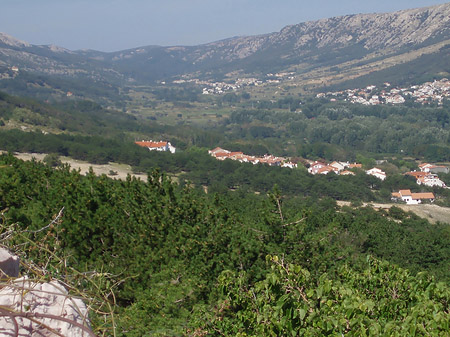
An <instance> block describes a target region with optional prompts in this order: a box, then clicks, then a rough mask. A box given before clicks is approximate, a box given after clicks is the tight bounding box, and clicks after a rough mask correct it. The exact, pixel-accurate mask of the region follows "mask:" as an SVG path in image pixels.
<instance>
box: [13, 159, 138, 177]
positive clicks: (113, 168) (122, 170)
mask: <svg viewBox="0 0 450 337" xmlns="http://www.w3.org/2000/svg"><path fill="white" fill-rule="evenodd" d="M14 155H15V156H16V157H17V158H19V159H22V160H31V159H32V158H35V159H36V160H39V161H42V160H44V157H45V156H46V154H43V153H17V152H16V153H15V154H14ZM59 159H60V160H61V162H63V163H64V164H69V165H70V167H71V168H72V169H75V170H78V169H79V170H80V172H81V174H86V172H88V171H89V168H90V167H92V169H93V170H94V172H95V174H97V175H102V174H106V175H107V176H108V177H110V178H113V179H121V180H125V179H126V178H127V175H128V174H130V175H131V176H134V177H136V178H139V179H141V180H143V181H147V175H146V174H134V173H133V171H132V170H131V166H130V165H124V164H117V163H108V164H105V165H96V164H90V163H88V162H85V161H82V160H75V159H72V158H68V157H59ZM111 172H115V173H117V174H114V175H111V174H110V173H111Z"/></svg>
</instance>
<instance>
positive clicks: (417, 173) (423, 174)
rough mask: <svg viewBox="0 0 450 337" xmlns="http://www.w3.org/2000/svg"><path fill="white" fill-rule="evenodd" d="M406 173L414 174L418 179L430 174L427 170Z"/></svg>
mask: <svg viewBox="0 0 450 337" xmlns="http://www.w3.org/2000/svg"><path fill="white" fill-rule="evenodd" d="M405 174H407V175H409V176H413V177H415V178H416V179H418V178H421V177H425V176H426V175H428V173H426V172H422V171H416V172H406V173H405Z"/></svg>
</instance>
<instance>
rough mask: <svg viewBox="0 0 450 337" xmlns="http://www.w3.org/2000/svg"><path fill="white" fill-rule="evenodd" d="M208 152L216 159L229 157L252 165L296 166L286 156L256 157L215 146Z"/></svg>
mask: <svg viewBox="0 0 450 337" xmlns="http://www.w3.org/2000/svg"><path fill="white" fill-rule="evenodd" d="M208 153H209V154H210V155H211V156H213V157H214V158H216V159H217V160H225V159H231V160H237V161H239V162H241V163H252V164H253V165H256V164H267V165H269V166H281V167H288V168H296V167H297V164H296V163H292V162H290V161H289V160H288V159H286V158H283V157H275V156H272V155H265V156H263V157H256V156H250V155H246V154H244V153H242V152H231V151H228V150H225V149H222V148H220V147H216V148H215V149H213V150H210V151H208Z"/></svg>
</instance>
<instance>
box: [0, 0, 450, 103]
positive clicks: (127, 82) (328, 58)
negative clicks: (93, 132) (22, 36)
mask: <svg viewBox="0 0 450 337" xmlns="http://www.w3.org/2000/svg"><path fill="white" fill-rule="evenodd" d="M449 18H450V3H447V4H443V5H438V6H433V7H427V8H419V9H411V10H404V11H400V12H395V13H385V14H357V15H347V16H342V17H335V18H329V19H322V20H318V21H311V22H305V23H300V24H297V25H291V26H287V27H285V28H283V29H282V30H281V31H279V32H275V33H270V34H265V35H258V36H246V37H235V38H230V39H226V40H222V41H217V42H211V43H208V44H204V45H198V46H170V47H162V46H146V47H139V48H133V49H130V50H124V51H118V52H112V53H104V52H98V51H93V50H80V51H69V50H66V49H63V48H59V47H56V46H34V45H30V44H28V43H26V42H22V41H19V40H16V39H14V38H13V37H10V36H8V35H6V34H0V72H2V74H1V76H0V77H1V78H3V80H2V81H0V88H2V87H3V88H4V89H5V90H10V92H13V91H15V93H16V94H17V93H19V91H20V90H22V91H24V90H25V88H27V90H30V91H33V90H34V91H35V93H36V94H37V93H40V94H41V95H44V94H45V93H46V95H47V96H51V94H53V95H60V96H61V95H62V96H64V95H65V94H66V92H67V91H71V92H75V94H76V95H78V96H80V97H92V96H93V95H94V96H97V97H98V98H103V99H108V100H114V97H115V96H117V95H118V94H119V95H121V94H123V93H124V92H123V90H122V89H123V88H125V87H133V86H135V85H153V84H155V83H157V82H161V81H169V82H170V81H173V80H177V79H181V78H182V79H184V80H188V79H200V80H211V81H219V80H223V79H225V80H228V81H234V80H236V79H237V78H239V77H240V78H245V77H256V78H258V79H260V80H264V79H266V78H267V76H268V74H277V73H289V74H290V76H289V77H290V81H288V83H289V84H290V85H297V86H305V88H308V89H309V90H311V89H314V87H315V86H317V85H333V84H336V83H340V82H343V81H344V80H348V79H349V78H351V79H353V78H358V77H360V76H363V75H367V74H369V73H372V72H379V71H382V70H383V69H388V68H391V67H396V66H398V65H404V64H408V63H411V62H415V61H416V60H417V59H419V58H421V57H423V56H424V55H435V54H436V53H440V54H439V58H441V59H442V58H443V59H445V60H448V58H449V54H448V53H446V52H445V50H446V49H445V48H447V46H448V45H449V43H450V35H449V34H450V23H449ZM447 62H448V61H447ZM411 64H413V63H411ZM13 66H16V67H18V71H11V69H12V67H13ZM405 68H406V69H405ZM405 68H401V67H397V68H395V69H396V71H400V73H399V74H398V75H399V78H405V80H409V81H412V80H414V78H411V74H410V71H409V69H410V67H405ZM443 70H444V72H442V71H443ZM446 74H448V69H440V70H439V69H433V70H432V73H431V74H428V75H429V76H433V75H436V76H445V75H446ZM422 75H423V74H420V73H419V74H414V73H412V77H416V78H417V77H421V76H422ZM5 81H6V82H5ZM5 83H10V84H11V83H13V85H8V86H5ZM58 83H60V84H59V85H58ZM30 84H31V85H30ZM93 84H94V85H93ZM86 86H87V87H86ZM87 88H89V89H90V90H86V89H87ZM45 89H46V90H47V91H45ZM91 91H92V92H91ZM125 93H126V91H125Z"/></svg>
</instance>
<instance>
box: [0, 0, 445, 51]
mask: <svg viewBox="0 0 450 337" xmlns="http://www.w3.org/2000/svg"><path fill="white" fill-rule="evenodd" d="M0 1H1V5H0V32H3V33H7V34H9V35H12V36H14V37H16V38H18V39H20V40H24V41H27V42H30V43H32V44H55V45H58V46H61V47H65V48H68V49H71V50H75V49H83V48H89V49H96V50H102V51H117V50H122V49H127V48H133V47H140V46H147V45H163V46H171V45H194V44H201V43H206V42H212V41H217V40H220V39H224V38H228V37H233V36H237V35H254V34H263V33H270V32H274V31H279V30H280V29H281V28H283V27H284V26H286V25H289V24H296V23H300V22H305V21H310V20H316V19H321V18H328V17H332V16H339V15H345V14H358V13H374V12H391V11H396V10H401V9H407V8H416V7H425V6H431V5H437V4H442V3H446V2H448V1H438V0H370V1H367V0H0Z"/></svg>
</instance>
